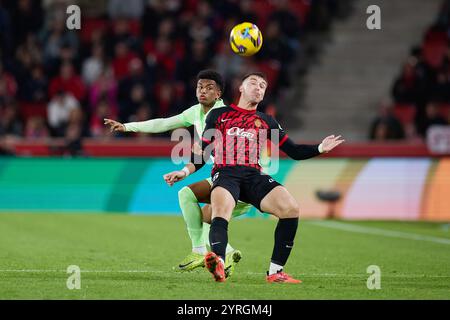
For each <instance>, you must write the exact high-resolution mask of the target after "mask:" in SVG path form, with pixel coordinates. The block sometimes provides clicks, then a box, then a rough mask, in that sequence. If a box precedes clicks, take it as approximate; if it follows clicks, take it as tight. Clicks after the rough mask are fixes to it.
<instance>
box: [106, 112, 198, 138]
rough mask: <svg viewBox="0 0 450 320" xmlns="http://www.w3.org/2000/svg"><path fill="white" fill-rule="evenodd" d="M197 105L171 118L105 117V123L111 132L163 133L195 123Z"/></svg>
mask: <svg viewBox="0 0 450 320" xmlns="http://www.w3.org/2000/svg"><path fill="white" fill-rule="evenodd" d="M194 113H195V106H192V107H190V108H189V109H187V110H185V111H183V112H182V113H180V114H177V115H176V116H173V117H169V118H158V119H151V120H147V121H139V122H128V123H120V122H118V121H115V120H112V119H104V121H105V122H104V124H105V125H108V126H110V129H111V132H113V131H117V132H145V133H161V132H167V131H171V130H174V129H178V128H184V127H190V126H191V125H193V124H194V119H193V114H194Z"/></svg>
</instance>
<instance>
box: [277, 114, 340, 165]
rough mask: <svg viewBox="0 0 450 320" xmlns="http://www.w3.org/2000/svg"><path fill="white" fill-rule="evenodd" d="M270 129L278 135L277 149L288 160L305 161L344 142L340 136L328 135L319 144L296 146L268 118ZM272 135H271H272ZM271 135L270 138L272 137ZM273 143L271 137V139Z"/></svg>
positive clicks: (279, 127) (280, 128) (281, 129)
mask: <svg viewBox="0 0 450 320" xmlns="http://www.w3.org/2000/svg"><path fill="white" fill-rule="evenodd" d="M270 120H271V121H270V122H269V125H270V129H272V130H273V129H275V130H276V131H275V132H277V133H278V134H279V141H280V142H279V145H278V146H279V148H280V150H282V151H284V152H285V153H286V154H287V155H288V156H289V157H290V158H292V159H294V160H306V159H310V158H313V157H316V156H318V155H320V154H322V153H326V152H330V151H331V150H333V149H334V148H336V147H337V146H338V145H340V144H341V143H343V142H344V141H345V140H344V139H341V136H340V135H339V136H335V135H330V136H328V137H326V138H325V139H323V140H322V142H321V143H320V144H312V145H311V144H296V143H295V142H294V141H292V139H291V138H289V136H288V135H287V133H286V132H285V131H284V129H283V128H282V127H281V126H280V125H279V124H278V122H277V121H276V120H275V119H273V118H272V117H271V118H270ZM272 134H273V133H272ZM272 134H271V137H272ZM271 140H272V141H273V137H272V139H271Z"/></svg>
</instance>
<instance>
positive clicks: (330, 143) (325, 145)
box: [319, 135, 345, 153]
mask: <svg viewBox="0 0 450 320" xmlns="http://www.w3.org/2000/svg"><path fill="white" fill-rule="evenodd" d="M341 138H342V137H341V136H335V135H331V136H328V137H326V138H325V139H323V140H322V143H321V144H320V145H319V151H320V152H321V153H322V152H330V151H331V150H333V149H334V148H336V147H337V146H338V145H340V144H341V143H343V142H345V140H344V139H341Z"/></svg>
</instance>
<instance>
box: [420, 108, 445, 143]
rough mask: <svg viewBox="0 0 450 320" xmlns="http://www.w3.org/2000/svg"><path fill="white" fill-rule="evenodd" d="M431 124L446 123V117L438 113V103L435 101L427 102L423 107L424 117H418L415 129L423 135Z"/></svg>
mask: <svg viewBox="0 0 450 320" xmlns="http://www.w3.org/2000/svg"><path fill="white" fill-rule="evenodd" d="M433 125H448V121H447V119H445V118H444V117H443V116H442V115H440V114H439V108H438V103H437V102H435V101H432V102H429V103H428V104H427V106H426V108H425V118H419V119H418V123H417V129H418V130H417V131H418V133H419V134H420V135H421V136H422V137H425V136H426V134H427V131H428V128H430V127H431V126H433Z"/></svg>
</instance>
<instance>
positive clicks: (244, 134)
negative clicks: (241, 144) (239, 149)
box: [227, 127, 255, 140]
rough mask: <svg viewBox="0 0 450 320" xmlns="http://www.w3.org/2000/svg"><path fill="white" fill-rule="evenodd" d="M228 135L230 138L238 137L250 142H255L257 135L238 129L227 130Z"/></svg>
mask: <svg viewBox="0 0 450 320" xmlns="http://www.w3.org/2000/svg"><path fill="white" fill-rule="evenodd" d="M227 135H229V136H238V137H242V138H247V139H248V140H255V139H254V137H255V134H254V133H251V132H247V131H245V129H241V128H238V127H233V128H230V129H228V130H227Z"/></svg>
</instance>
